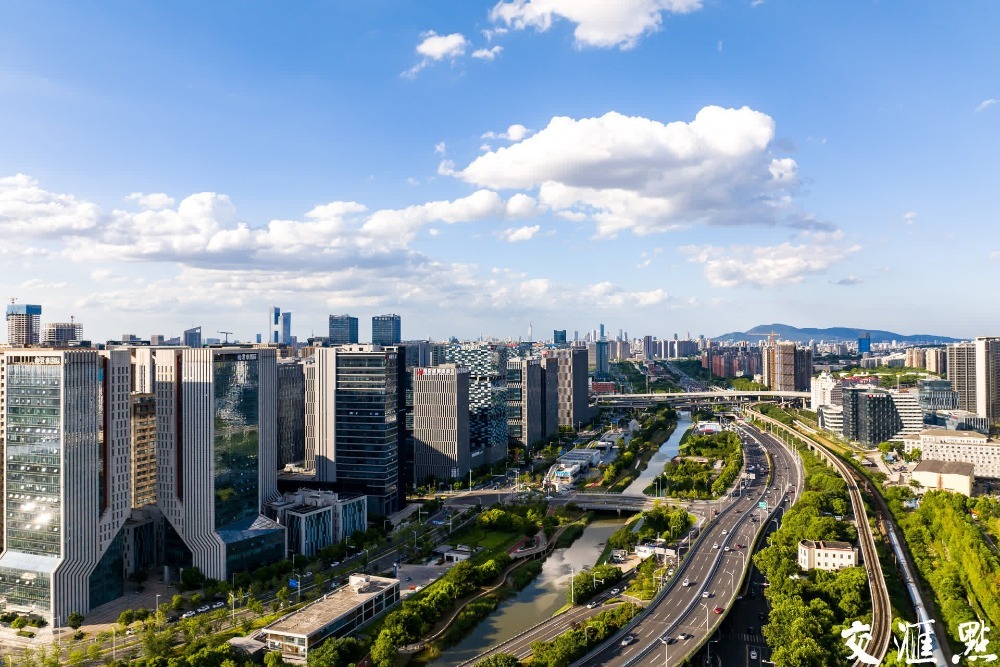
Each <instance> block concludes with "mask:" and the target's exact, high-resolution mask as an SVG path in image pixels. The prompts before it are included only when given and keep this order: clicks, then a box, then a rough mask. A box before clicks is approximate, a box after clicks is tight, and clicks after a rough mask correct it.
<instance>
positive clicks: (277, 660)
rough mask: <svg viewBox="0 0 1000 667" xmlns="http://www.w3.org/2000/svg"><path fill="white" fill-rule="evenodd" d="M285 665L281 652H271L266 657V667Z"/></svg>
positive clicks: (281, 666)
mask: <svg viewBox="0 0 1000 667" xmlns="http://www.w3.org/2000/svg"><path fill="white" fill-rule="evenodd" d="M285 664H287V663H286V662H285V661H284V660H283V659H282V657H281V651H270V652H268V653H267V654H266V655H265V656H264V667H283V665H285ZM333 664H335V663H333Z"/></svg>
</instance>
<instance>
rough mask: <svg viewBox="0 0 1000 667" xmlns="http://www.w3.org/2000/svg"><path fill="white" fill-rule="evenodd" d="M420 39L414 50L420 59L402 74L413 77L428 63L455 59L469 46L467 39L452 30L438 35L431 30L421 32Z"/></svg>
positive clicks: (463, 53)
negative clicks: (447, 33)
mask: <svg viewBox="0 0 1000 667" xmlns="http://www.w3.org/2000/svg"><path fill="white" fill-rule="evenodd" d="M420 37H421V41H420V43H419V44H417V48H416V52H417V55H418V56H421V59H420V60H419V61H418V62H417V64H416V65H414V66H413V67H411V68H410V69H408V70H406V71H405V72H403V76H406V77H411V78H412V77H414V76H416V75H417V74H418V73H419V72H420V71H421V70H422V69H424V68H425V67H427V66H428V65H430V64H432V63H436V62H440V61H442V60H455V59H456V58H458V57H460V56H463V55H465V51H466V49H468V48H469V40H467V39H466V38H465V35H463V34H462V33H460V32H453V33H451V34H450V35H439V34H437V33H436V32H434V31H433V30H428V31H427V32H424V33H421V35H420Z"/></svg>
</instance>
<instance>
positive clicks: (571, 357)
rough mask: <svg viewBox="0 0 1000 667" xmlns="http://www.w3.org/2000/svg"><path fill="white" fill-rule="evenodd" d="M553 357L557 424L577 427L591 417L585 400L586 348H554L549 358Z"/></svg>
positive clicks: (588, 405)
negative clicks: (555, 372) (555, 375)
mask: <svg viewBox="0 0 1000 667" xmlns="http://www.w3.org/2000/svg"><path fill="white" fill-rule="evenodd" d="M553 357H554V358H555V359H556V363H557V364H558V371H557V373H558V376H557V377H558V387H557V392H558V397H559V425H560V426H568V427H570V428H578V427H579V426H580V425H581V424H582V423H584V422H587V421H590V417H591V415H590V404H589V402H588V400H587V349H586V348H582V347H571V348H568V349H562V350H554V351H553V353H552V356H551V357H550V359H551V358H553ZM547 391H548V387H546V392H547Z"/></svg>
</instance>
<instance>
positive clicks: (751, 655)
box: [750, 649, 757, 660]
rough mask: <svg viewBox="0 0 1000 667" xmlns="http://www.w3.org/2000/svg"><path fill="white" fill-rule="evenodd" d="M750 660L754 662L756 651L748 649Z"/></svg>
mask: <svg viewBox="0 0 1000 667" xmlns="http://www.w3.org/2000/svg"><path fill="white" fill-rule="evenodd" d="M750 659H751V660H756V659H757V651H756V649H750Z"/></svg>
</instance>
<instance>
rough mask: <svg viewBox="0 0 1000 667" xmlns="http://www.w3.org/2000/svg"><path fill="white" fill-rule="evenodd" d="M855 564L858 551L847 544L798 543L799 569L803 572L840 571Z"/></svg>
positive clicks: (826, 542)
mask: <svg viewBox="0 0 1000 667" xmlns="http://www.w3.org/2000/svg"><path fill="white" fill-rule="evenodd" d="M857 564H858V550H857V549H856V548H855V547H852V546H851V545H850V544H848V543H847V542H828V541H814V540H802V541H801V542H799V567H800V568H802V569H803V570H840V569H842V568H845V567H854V566H855V565H857Z"/></svg>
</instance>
